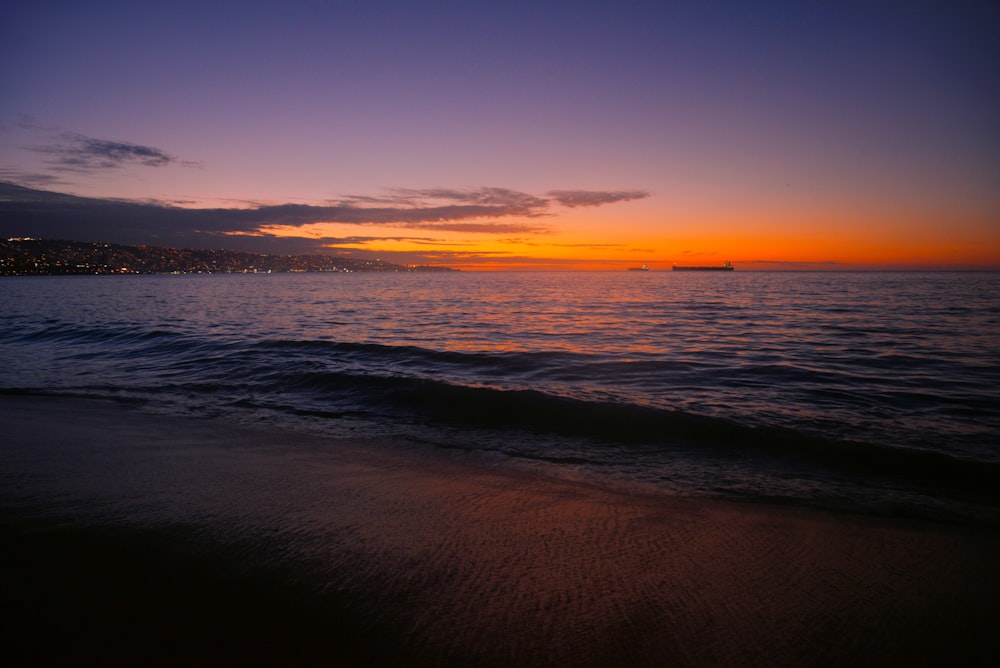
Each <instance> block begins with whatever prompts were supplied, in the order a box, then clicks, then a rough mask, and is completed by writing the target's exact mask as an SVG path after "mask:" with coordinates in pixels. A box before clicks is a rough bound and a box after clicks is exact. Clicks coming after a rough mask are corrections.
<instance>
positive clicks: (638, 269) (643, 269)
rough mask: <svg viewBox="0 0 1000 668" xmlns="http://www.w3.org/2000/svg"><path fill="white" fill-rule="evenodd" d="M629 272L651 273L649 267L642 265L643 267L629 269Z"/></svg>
mask: <svg viewBox="0 0 1000 668" xmlns="http://www.w3.org/2000/svg"><path fill="white" fill-rule="evenodd" d="M628 270H629V271H649V267H647V266H646V265H642V266H641V267H629V268H628Z"/></svg>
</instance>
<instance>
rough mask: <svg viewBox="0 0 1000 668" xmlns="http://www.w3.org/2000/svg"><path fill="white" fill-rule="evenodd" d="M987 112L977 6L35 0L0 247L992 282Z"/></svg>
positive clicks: (4, 106)
mask: <svg viewBox="0 0 1000 668" xmlns="http://www.w3.org/2000/svg"><path fill="white" fill-rule="evenodd" d="M997 119H1000V5H998V4H997V3H996V2H991V1H989V0H983V1H981V2H979V1H974V0H969V1H967V2H964V1H958V2H931V1H917V0H914V1H910V2H879V1H878V0H872V1H869V2H820V3H801V2H787V3H785V2H766V3H745V2H717V3H711V2H691V3H683V2H667V1H664V2H628V1H627V0H621V1H616V2H574V3H567V2H543V1H539V0H535V1H533V2H525V3H521V2H516V1H510V0H508V1H507V2H503V3H501V2H490V3H486V2H378V1H367V2H319V1H317V2H299V1H295V0H291V1H284V2H253V1H248V0H241V1H239V2H236V1H234V2H211V1H210V0H203V1H201V2H186V1H183V0H177V1H174V2H169V3H138V2H134V1H133V2H120V3H118V2H101V1H99V0H98V1H94V2H78V1H77V2H65V3H61V2H46V1H44V0H42V1H39V2H32V3H18V5H17V6H15V7H12V8H8V9H6V10H5V12H4V17H3V20H2V22H0V181H3V182H5V185H4V186H3V188H0V205H2V206H0V235H4V236H53V235H59V238H70V239H74V240H80V241H115V242H123V243H148V244H158V245H184V246H195V247H213V248H219V247H228V248H242V249H250V250H267V251H271V252H301V251H307V250H316V249H323V250H325V251H326V252H336V253H345V254H350V255H354V256H363V257H380V258H382V259H386V260H389V261H394V262H405V263H411V262H412V263H435V264H448V265H452V266H456V267H460V268H462V269H476V268H490V269H554V268H587V269H622V268H625V267H628V266H635V265H637V264H641V263H646V264H649V265H650V266H651V268H653V269H669V267H670V265H671V264H672V263H675V262H676V263H678V264H682V263H689V264H692V263H696V264H706V263H710V264H715V263H721V262H723V261H725V260H731V261H732V262H734V263H735V264H736V265H737V268H738V269H775V268H794V269H798V268H803V269H810V268H818V269H837V268H874V267H893V268H994V269H1000V121H998V120H997ZM14 186H22V187H25V188H30V189H33V190H25V189H24V188H15V187H14ZM38 190H41V191H49V193H63V194H69V195H74V196H77V197H78V198H85V199H75V198H65V197H58V196H56V195H54V194H47V193H41V192H36V191H38ZM122 200H128V201H127V202H123V201H122Z"/></svg>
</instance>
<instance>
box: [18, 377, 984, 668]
mask: <svg viewBox="0 0 1000 668" xmlns="http://www.w3.org/2000/svg"><path fill="white" fill-rule="evenodd" d="M0 424H3V425H4V427H3V430H4V439H3V441H4V444H3V445H2V446H0V481H2V487H0V494H2V497H0V499H2V505H0V520H2V531H3V534H4V541H5V544H9V545H13V546H14V547H13V548H12V549H10V550H8V551H6V554H5V556H4V560H5V562H6V563H5V564H4V565H5V572H6V573H8V574H9V575H8V578H9V579H10V581H11V583H12V585H13V586H10V587H7V588H6V592H5V594H4V596H5V598H6V599H7V600H5V602H4V603H5V606H4V607H5V610H7V613H6V616H8V617H9V619H8V620H7V621H6V624H7V626H8V629H16V631H15V632H14V633H12V634H11V635H12V638H11V641H10V642H9V643H8V644H9V645H10V646H11V647H12V648H13V650H12V651H13V652H14V654H15V659H16V660H15V664H17V665H27V664H31V663H41V664H46V663H53V662H58V661H60V660H62V661H65V660H84V659H89V660H94V661H97V662H100V663H103V664H104V665H124V664H126V663H134V662H136V661H137V660H140V659H141V660H142V661H143V662H144V663H147V664H149V663H154V664H156V663H160V664H162V665H167V664H174V665H175V664H176V663H177V662H178V661H179V660H183V661H184V662H185V663H187V664H189V665H198V664H202V665H208V664H217V663H219V662H220V660H221V659H225V658H227V657H228V659H229V660H230V661H231V660H233V659H234V658H238V659H239V660H240V662H243V663H254V664H257V665H264V664H271V663H274V662H275V661H282V662H284V663H286V664H291V665H306V664H312V663H320V662H330V661H331V660H337V661H339V662H340V663H341V665H360V664H362V663H368V664H371V663H373V662H380V661H390V660H391V661H395V662H397V663H405V664H408V665H423V664H428V665H430V664H433V665H467V664H469V663H475V664H477V665H581V666H582V665H595V666H597V665H609V664H611V663H628V664H632V665H682V666H709V665H771V666H793V665H831V666H832V665H845V664H854V665H866V666H867V665H872V666H875V665H886V666H888V665H942V664H946V663H948V664H953V665H959V664H961V665H992V664H993V663H994V662H995V661H996V660H997V658H998V654H997V649H996V648H995V646H994V645H993V644H992V643H991V638H992V632H993V630H994V625H995V621H996V620H997V619H998V618H1000V604H998V598H1000V597H998V596H997V595H998V594H1000V573H998V571H997V568H996V564H997V563H1000V532H998V531H996V530H994V529H986V528H973V527H962V526H951V525H944V524H936V523H931V522H920V521H915V520H892V519H886V518H870V517H857V516H847V515H837V514H833V513H828V512H821V511H815V510H809V509H798V508H788V507H772V506H764V505H759V504H740V503H734V502H725V501H718V500H711V499H695V498H682V497H673V496H667V495H663V494H656V495H654V494H648V493H641V494H640V493H636V494H627V493H624V492H623V491H621V490H611V489H604V488H600V487H596V486H594V485H591V484H586V483H579V482H572V481H565V480H554V479H551V478H546V477H544V476H541V475H535V474H531V473H528V472H524V471H511V470H508V469H507V468H504V467H501V466H493V465H489V464H487V463H483V462H480V461H478V460H475V461H473V460H471V459H467V458H463V457H462V456H456V455H453V454H439V453H426V452H422V451H419V450H417V449H415V448H413V447H409V446H407V445H406V444H390V443H380V444H375V443H366V442H364V441H353V442H347V441H332V440H330V439H324V438H322V437H318V436H312V435H303V434H300V433H296V432H289V431H283V430H278V429H268V428H252V427H238V426H234V425H231V424H227V423H224V422H220V421H211V420H204V419H186V418H177V417H167V416H156V415H148V414H144V413H140V412H138V411H135V410H132V409H129V408H126V407H122V406H119V405H116V404H113V403H109V402H96V401H89V400H82V399H81V400H77V399H65V398H55V397H23V396H13V395H4V396H0ZM56 637H61V639H62V641H63V642H61V643H56V642H53V640H54V639H55V638H56ZM67 641H68V642H67Z"/></svg>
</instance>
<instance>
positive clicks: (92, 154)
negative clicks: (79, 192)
mask: <svg viewBox="0 0 1000 668" xmlns="http://www.w3.org/2000/svg"><path fill="white" fill-rule="evenodd" d="M30 149H31V150H32V151H34V152H36V153H41V154H43V155H46V156H49V160H48V161H47V162H48V163H49V164H50V165H52V166H53V167H54V168H56V169H57V170H69V171H97V170H104V169H118V168H121V167H124V166H126V165H142V166H144V167H165V166H167V165H170V164H174V163H177V162H178V160H177V158H175V157H174V156H172V155H169V154H168V153H166V152H165V151H163V150H161V149H158V148H154V147H152V146H143V145H141V144H131V143H128V142H123V141H113V140H109V139H95V138H93V137H87V136H85V135H81V134H76V133H71V132H64V133H62V134H60V135H59V136H58V139H57V141H56V142H55V143H52V144H41V145H35V146H31V147H30Z"/></svg>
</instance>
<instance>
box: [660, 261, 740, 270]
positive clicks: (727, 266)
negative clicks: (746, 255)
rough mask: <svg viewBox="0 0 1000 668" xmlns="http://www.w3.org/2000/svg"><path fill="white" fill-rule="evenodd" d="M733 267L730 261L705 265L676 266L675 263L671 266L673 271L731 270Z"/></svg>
mask: <svg viewBox="0 0 1000 668" xmlns="http://www.w3.org/2000/svg"><path fill="white" fill-rule="evenodd" d="M733 269H734V267H733V263H732V262H725V263H724V264H721V265H718V264H714V265H711V266H707V267H685V266H680V267H678V266H677V265H676V264H675V265H674V267H673V270H674V271H733Z"/></svg>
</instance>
